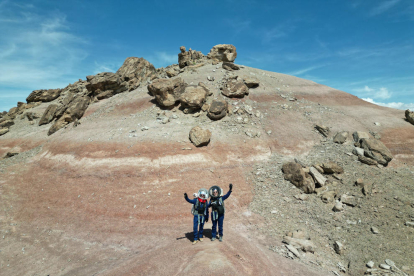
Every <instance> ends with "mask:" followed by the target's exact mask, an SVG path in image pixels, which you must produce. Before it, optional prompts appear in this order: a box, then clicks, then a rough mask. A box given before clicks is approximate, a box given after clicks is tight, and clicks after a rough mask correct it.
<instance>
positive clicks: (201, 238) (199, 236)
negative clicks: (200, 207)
mask: <svg viewBox="0 0 414 276" xmlns="http://www.w3.org/2000/svg"><path fill="white" fill-rule="evenodd" d="M200 220H201V219H200ZM203 230H204V222H203V221H202V220H201V221H200V228H199V229H198V239H199V240H200V241H202V240H203Z"/></svg>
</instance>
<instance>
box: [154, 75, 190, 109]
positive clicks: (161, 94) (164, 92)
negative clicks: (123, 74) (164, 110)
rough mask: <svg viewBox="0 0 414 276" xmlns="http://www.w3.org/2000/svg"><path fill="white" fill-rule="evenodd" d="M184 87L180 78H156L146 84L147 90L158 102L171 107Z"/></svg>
mask: <svg viewBox="0 0 414 276" xmlns="http://www.w3.org/2000/svg"><path fill="white" fill-rule="evenodd" d="M185 87H186V84H185V83H184V81H183V80H182V79H181V78H176V79H157V80H155V81H154V82H153V83H151V84H149V85H148V91H149V92H150V93H151V94H152V95H153V96H154V97H155V99H156V100H157V102H158V104H160V105H161V106H165V107H171V106H174V105H175V103H176V102H177V101H178V100H179V99H180V97H181V94H183V93H184V90H185Z"/></svg>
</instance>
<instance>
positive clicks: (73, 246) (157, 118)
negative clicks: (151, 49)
mask: <svg viewBox="0 0 414 276" xmlns="http://www.w3.org/2000/svg"><path fill="white" fill-rule="evenodd" d="M236 57H237V52H236V48H235V47H234V46H232V45H226V44H222V45H216V46H214V47H213V48H212V49H211V51H210V53H209V54H208V55H204V54H202V53H201V52H197V51H194V50H191V49H190V50H188V51H187V50H186V49H185V48H184V47H181V49H180V53H179V54H178V64H173V65H171V66H168V67H167V68H158V69H157V68H155V67H154V66H153V65H152V64H151V63H149V62H148V61H146V60H145V59H144V58H134V57H130V58H127V59H126V60H125V62H124V64H123V65H122V67H121V68H119V70H118V71H117V72H115V73H109V72H106V73H100V74H97V75H94V76H87V77H86V79H80V80H79V81H78V82H76V83H74V84H71V85H69V86H68V87H65V88H50V89H49V88H48V89H42V90H34V91H33V92H32V93H31V94H30V95H28V98H27V102H26V103H18V105H17V106H16V107H15V108H12V109H11V110H10V111H9V112H4V113H3V114H1V115H0V116H1V118H0V135H1V136H0V157H2V158H3V159H1V160H0V207H1V208H0V222H1V228H0V231H1V233H0V271H1V273H0V274H1V275H198V274H199V271H200V269H202V271H203V274H205V275H236V274H238V275H363V274H364V273H365V274H368V275H411V274H412V273H413V271H414V253H413V252H414V251H413V250H412V249H413V246H414V170H413V166H414V125H413V124H412V123H414V115H413V113H410V112H409V111H407V112H406V113H404V111H401V110H396V109H391V108H386V107H380V106H377V105H373V104H370V103H368V102H365V101H363V100H361V99H359V98H357V97H355V96H353V95H350V94H348V93H345V92H342V91H339V90H336V89H334V88H330V87H327V86H324V85H321V84H317V83H315V82H313V81H310V80H305V79H300V78H297V77H294V76H289V75H285V74H280V73H276V72H268V71H263V70H260V69H256V68H250V67H247V66H243V65H238V64H237V62H236ZM80 77H81V76H80ZM197 127H198V128H197ZM229 183H233V185H234V188H233V193H232V195H231V196H230V197H229V199H228V200H227V201H226V217H225V222H224V242H222V243H219V242H217V241H215V242H211V241H210V239H209V238H211V230H210V229H211V222H208V223H207V224H206V226H205V228H206V230H205V236H206V239H204V241H203V242H202V243H201V242H199V243H198V244H196V245H192V244H191V241H192V215H191V213H190V210H191V205H190V204H188V203H187V202H186V201H185V200H184V198H183V194H184V193H185V192H186V193H188V194H193V193H194V192H197V190H198V189H199V188H203V187H204V188H209V187H211V186H213V185H219V186H220V187H222V188H223V189H224V191H225V192H227V190H228V185H229ZM369 262H373V265H372V267H370V266H371V265H370V263H369ZM367 264H368V265H367Z"/></svg>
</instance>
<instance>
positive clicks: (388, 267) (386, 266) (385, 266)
mask: <svg viewBox="0 0 414 276" xmlns="http://www.w3.org/2000/svg"><path fill="white" fill-rule="evenodd" d="M379 267H380V268H382V269H386V270H390V269H391V267H390V266H389V265H387V264H380V265H379Z"/></svg>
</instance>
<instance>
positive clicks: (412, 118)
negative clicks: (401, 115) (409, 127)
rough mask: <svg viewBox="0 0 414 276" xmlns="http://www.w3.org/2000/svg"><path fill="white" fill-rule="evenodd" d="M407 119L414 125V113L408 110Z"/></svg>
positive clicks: (406, 112)
mask: <svg viewBox="0 0 414 276" xmlns="http://www.w3.org/2000/svg"><path fill="white" fill-rule="evenodd" d="M405 118H406V119H407V121H409V122H410V123H411V124H413V125H414V112H412V111H410V110H409V109H407V110H406V111H405Z"/></svg>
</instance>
